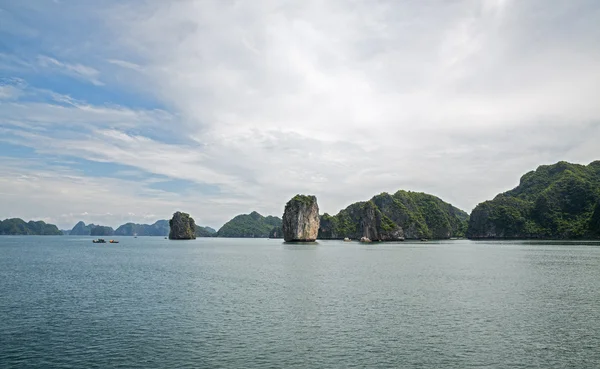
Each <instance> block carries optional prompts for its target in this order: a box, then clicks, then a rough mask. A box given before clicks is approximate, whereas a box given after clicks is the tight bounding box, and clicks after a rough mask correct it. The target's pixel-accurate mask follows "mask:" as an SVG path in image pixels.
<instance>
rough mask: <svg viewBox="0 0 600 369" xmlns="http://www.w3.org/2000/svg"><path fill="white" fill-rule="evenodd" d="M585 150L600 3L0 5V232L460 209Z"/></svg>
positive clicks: (580, 159)
mask: <svg viewBox="0 0 600 369" xmlns="http://www.w3.org/2000/svg"><path fill="white" fill-rule="evenodd" d="M121 3H126V5H123V4H121ZM599 142H600V2H598V1H597V0H589V1H579V0H573V1H547V0H523V1H520V0H519V1H516V0H513V1H510V0H491V1H459V0H456V1H448V0H443V1H442V0H439V1H433V0H432V1H426V0H425V1H397V0H390V1H387V0H376V1H375V0H368V1H367V0H365V1H358V0H328V1H305V0H295V1H280V0H252V1H250V0H248V1H232V0H215V1H209V0H200V1H192V0H186V1H184V0H181V1H168V0H155V1H127V2H121V1H116V0H114V1H104V0H94V1H92V0H77V1H76V0H54V1H52V0H39V1H35V0H20V1H0V210H1V211H0V218H8V217H21V218H23V219H25V220H30V219H36V220H37V219H42V220H45V221H48V222H51V223H54V224H57V225H58V226H59V227H60V228H68V229H70V228H71V227H72V226H73V225H74V224H75V222H77V221H79V220H83V221H85V222H86V223H89V222H94V223H96V224H98V223H99V224H104V225H110V226H113V227H116V226H118V225H119V224H122V223H124V222H126V221H134V222H144V223H152V222H154V221H156V220H158V219H166V218H168V217H170V215H171V214H172V213H173V212H174V211H176V210H182V211H187V212H189V213H191V215H192V216H193V217H194V218H195V219H196V223H198V224H202V225H210V226H213V227H216V228H218V227H219V226H221V225H222V224H223V223H224V222H225V221H227V220H229V219H230V218H232V217H233V216H235V215H237V214H240V213H249V212H251V211H253V210H256V211H258V212H260V213H262V214H263V215H267V214H272V215H278V216H281V214H282V212H283V207H284V204H285V202H286V201H287V200H288V199H289V198H291V197H292V196H293V195H295V194H296V193H305V194H314V195H316V196H317V198H318V200H319V206H320V209H321V212H322V213H323V212H329V213H337V212H338V211H339V210H340V209H342V208H344V207H346V206H347V205H349V204H350V203H353V202H355V201H359V200H366V199H369V198H370V197H372V196H373V195H375V194H377V193H380V192H383V191H387V192H395V191H396V190H398V189H406V190H413V191H422V192H427V193H431V194H434V195H436V196H439V197H440V198H442V199H443V200H445V201H448V202H450V203H452V204H454V205H455V206H458V207H460V208H462V209H464V210H466V211H470V210H471V209H472V208H473V207H474V206H475V205H477V204H478V203H479V202H482V201H484V200H487V199H491V198H493V197H494V196H495V195H496V194H497V193H499V192H503V191H506V190H508V189H511V188H513V187H515V186H516V185H517V184H518V181H519V178H520V176H521V175H522V174H524V173H526V172H527V171H529V170H532V169H535V168H536V167H537V166H538V165H540V164H550V163H554V162H556V161H559V160H567V161H571V162H577V163H582V164H587V163H589V162H591V161H593V160H597V159H600V144H599Z"/></svg>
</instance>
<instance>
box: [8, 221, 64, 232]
mask: <svg viewBox="0 0 600 369" xmlns="http://www.w3.org/2000/svg"><path fill="white" fill-rule="evenodd" d="M62 234H63V233H62V232H61V231H60V230H59V229H58V228H57V227H56V226H55V225H54V224H48V223H45V222H43V221H41V220H39V221H33V220H31V221H29V222H25V221H24V220H23V219H20V218H12V219H5V220H0V235H35V236H60V235H62Z"/></svg>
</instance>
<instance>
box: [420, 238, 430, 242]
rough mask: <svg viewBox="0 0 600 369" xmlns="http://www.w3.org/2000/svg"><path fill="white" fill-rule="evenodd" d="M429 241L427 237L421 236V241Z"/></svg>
mask: <svg viewBox="0 0 600 369" xmlns="http://www.w3.org/2000/svg"><path fill="white" fill-rule="evenodd" d="M427 241H429V240H428V239H427V238H421V242H427Z"/></svg>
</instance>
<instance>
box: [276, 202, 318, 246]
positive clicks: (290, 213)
mask: <svg viewBox="0 0 600 369" xmlns="http://www.w3.org/2000/svg"><path fill="white" fill-rule="evenodd" d="M319 223H320V219H319V206H318V205H317V198H316V197H315V196H304V195H296V196H294V197H293V198H292V199H291V200H290V201H288V203H287V204H286V205H285V211H284V213H283V224H282V227H283V238H284V240H285V241H286V242H313V241H315V240H316V239H317V235H318V232H319Z"/></svg>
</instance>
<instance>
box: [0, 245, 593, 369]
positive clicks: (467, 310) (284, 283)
mask: <svg viewBox="0 0 600 369" xmlns="http://www.w3.org/2000/svg"><path fill="white" fill-rule="evenodd" d="M91 240H92V238H91V237H77V236H63V237H60V236H54V237H46V236H2V237H0V367H2V368H13V367H14V368H20V367H61V368H83V367H85V368H106V367H123V368H175V367H180V368H307V367H308V368H311V367H315V368H316V367H318V368H325V367H327V368H349V367H360V368H390V367H396V368H425V367H426V368H442V367H443V368H566V367H573V368H598V367H600V349H599V347H600V334H599V332H600V244H599V243H594V242H523V241H510V242H508V241H496V242H473V241H468V240H455V241H439V242H436V241H430V242H414V243H411V242H403V243H386V244H359V243H354V242H352V243H345V242H339V241H319V242H318V243H317V244H316V245H288V244H283V243H282V242H281V241H280V240H267V239H214V238H202V239H197V240H193V241H169V240H165V239H163V238H159V237H139V238H132V237H121V238H120V241H121V242H120V243H119V244H93V243H92V242H91Z"/></svg>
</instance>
